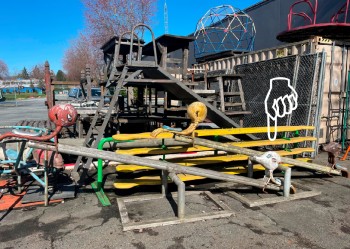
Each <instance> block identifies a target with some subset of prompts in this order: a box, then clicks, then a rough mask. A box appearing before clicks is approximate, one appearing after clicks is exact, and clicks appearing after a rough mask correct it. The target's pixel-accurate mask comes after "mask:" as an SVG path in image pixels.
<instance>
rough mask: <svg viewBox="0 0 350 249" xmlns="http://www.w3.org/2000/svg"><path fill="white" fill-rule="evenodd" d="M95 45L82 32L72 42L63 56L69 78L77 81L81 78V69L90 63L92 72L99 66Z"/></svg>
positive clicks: (64, 66)
mask: <svg viewBox="0 0 350 249" xmlns="http://www.w3.org/2000/svg"><path fill="white" fill-rule="evenodd" d="M96 63H97V62H96V57H95V52H94V47H93V46H92V45H91V43H90V41H89V39H88V38H87V37H86V36H84V35H83V34H80V35H79V37H78V38H77V39H75V40H73V41H72V42H71V45H70V47H69V48H68V49H67V50H66V51H65V54H64V57H63V68H64V69H65V71H66V72H67V79H68V80H73V81H77V80H79V79H80V71H81V70H83V69H85V67H86V65H90V67H91V72H94V71H95V69H96V68H97V65H96Z"/></svg>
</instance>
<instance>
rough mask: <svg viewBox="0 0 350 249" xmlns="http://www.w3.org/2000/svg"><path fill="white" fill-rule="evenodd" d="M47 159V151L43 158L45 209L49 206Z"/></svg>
mask: <svg viewBox="0 0 350 249" xmlns="http://www.w3.org/2000/svg"><path fill="white" fill-rule="evenodd" d="M48 158H49V151H48V150H46V151H45V158H44V182H45V186H44V194H45V207H47V206H48V205H49V180H48V177H47V167H48Z"/></svg>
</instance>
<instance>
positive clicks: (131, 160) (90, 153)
mask: <svg viewBox="0 0 350 249" xmlns="http://www.w3.org/2000/svg"><path fill="white" fill-rule="evenodd" d="M28 146H29V147H31V148H38V149H44V150H53V151H54V150H56V148H55V147H54V146H50V145H46V144H41V143H34V142H29V144H28ZM58 151H59V152H61V153H64V154H71V155H78V156H84V157H91V158H97V159H98V158H100V159H104V160H109V161H117V162H121V163H126V164H137V165H143V166H149V167H152V168H156V169H160V170H166V171H169V172H174V173H183V174H189V175H197V176H203V177H207V178H211V179H215V180H221V181H231V182H237V183H241V184H244V185H248V186H253V187H257V188H264V187H265V183H264V182H263V181H260V180H257V179H251V178H248V177H244V176H237V175H228V174H225V173H221V172H217V171H213V170H208V169H202V168H197V167H185V166H180V165H178V164H175V163H169V162H165V161H157V160H152V159H148V158H144V157H137V156H130V155H122V154H117V153H114V152H109V151H101V150H97V149H93V148H86V147H76V146H69V145H62V144H59V145H58ZM265 188H266V189H270V190H275V191H279V190H281V187H279V186H276V185H270V184H269V185H267V186H266V187H265Z"/></svg>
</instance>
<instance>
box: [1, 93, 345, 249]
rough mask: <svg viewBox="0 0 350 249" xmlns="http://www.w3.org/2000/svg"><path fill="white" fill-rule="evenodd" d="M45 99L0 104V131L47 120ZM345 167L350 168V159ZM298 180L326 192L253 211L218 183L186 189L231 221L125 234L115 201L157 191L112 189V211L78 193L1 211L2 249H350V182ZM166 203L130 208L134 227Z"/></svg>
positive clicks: (168, 212)
mask: <svg viewBox="0 0 350 249" xmlns="http://www.w3.org/2000/svg"><path fill="white" fill-rule="evenodd" d="M36 101H37V102H36ZM40 101H41V100H34V105H35V106H36V105H37V104H38V108H39V109H40V111H38V110H37V109H36V110H35V111H34V110H33V107H30V105H29V103H32V102H30V101H28V102H27V103H24V102H23V107H21V106H18V107H16V108H13V109H12V107H11V108H9V109H7V108H5V109H3V108H2V106H1V105H0V118H1V119H0V125H4V124H3V122H4V121H5V118H6V120H8V122H10V120H11V122H12V123H13V122H14V120H21V119H23V118H25V117H28V118H29V117H30V118H34V115H37V116H38V117H40V119H42V118H43V116H42V114H40V115H39V112H40V113H41V112H42V111H43V110H44V107H42V106H40V103H41V102H40ZM22 108H23V109H22ZM24 109H25V110H27V111H25V110H24ZM30 111H31V112H30ZM14 112H16V113H14ZM32 113H33V114H32ZM18 116H21V117H20V118H19V117H18ZM9 117H10V118H9ZM17 118H18V119H17ZM13 119H14V120H13ZM8 124H10V123H8ZM315 161H316V162H317V163H319V164H323V165H325V164H326V162H327V154H326V153H321V154H319V156H318V157H317V158H316V160H315ZM340 164H342V165H350V161H349V160H346V161H343V162H340ZM111 172H113V170H111ZM292 176H293V178H292V182H297V183H299V184H301V185H303V186H307V187H309V188H311V189H312V190H316V191H321V194H320V195H317V196H315V197H311V198H305V199H299V200H293V201H288V202H282V203H278V204H269V205H265V206H261V207H254V208H249V207H247V206H245V205H243V204H242V203H241V202H239V201H237V200H235V199H233V198H231V197H229V196H228V195H227V194H225V192H222V191H221V190H219V189H217V188H215V184H214V183H212V182H210V183H203V184H201V185H198V186H192V185H187V191H193V190H209V189H211V191H212V192H213V194H215V196H217V198H219V200H220V201H221V202H222V203H224V204H226V205H227V206H228V207H229V208H231V209H232V210H233V211H234V213H235V214H234V215H233V216H231V217H228V218H221V219H213V220H207V221H198V222H194V223H183V224H178V225H172V226H162V227H155V228H148V229H139V230H133V231H127V232H123V230H122V224H121V219H120V216H119V212H118V208H117V204H116V203H117V198H118V197H121V196H128V195H132V196H135V195H143V194H150V193H153V194H155V193H158V192H159V190H160V189H159V188H134V190H133V191H131V192H130V191H129V192H123V191H118V192H115V191H114V190H113V189H107V194H108V196H109V198H110V200H111V203H112V205H111V206H109V207H103V206H101V204H100V203H99V202H98V200H97V198H96V196H95V194H94V192H93V191H91V190H89V189H86V190H80V191H79V192H78V194H77V197H76V198H75V199H71V200H66V201H65V202H64V203H58V204H51V205H50V206H49V207H43V206H38V207H32V208H25V209H19V210H12V211H10V212H0V248H3V249H5V248H6V249H10V248H35V249H37V248H69V249H72V248H84V249H85V248H125V249H128V248H136V249H144V248H150V249H153V248H167V249H176V248H179V249H180V248H181V249H183V248H188V249H190V248H193V249H197V248H269V249H271V248H339V249H350V208H349V207H350V197H349V194H350V181H349V179H347V178H344V177H340V176H329V175H327V174H318V173H315V172H310V171H303V170H300V169H294V168H293V170H292ZM115 177H116V175H115V174H113V173H112V174H110V175H109V176H108V178H109V179H110V180H111V181H112V182H113V179H114V178H115ZM297 191H300V190H297ZM251 195H253V196H254V197H255V198H264V195H265V194H264V193H262V192H261V191H260V190H255V191H252V192H251V193H250V196H251ZM247 196H248V195H247ZM205 201H208V200H201V201H199V200H198V199H196V198H187V199H186V212H188V213H191V212H197V213H201V214H204V213H206V212H208V209H210V208H211V207H212V204H211V205H209V201H208V204H205V203H206V202H205ZM0 202H1V199H0ZM164 203H165V202H164V201H163V202H162V201H155V202H151V203H148V204H147V205H148V206H147V208H146V206H144V205H140V204H139V205H133V206H132V205H131V206H128V210H129V216H130V218H131V219H132V220H134V221H135V222H138V221H140V220H142V219H146V218H145V217H147V218H151V219H157V218H161V217H167V216H174V210H172V209H171V208H169V205H165V204H164ZM146 212H147V213H146ZM348 222H349V223H348Z"/></svg>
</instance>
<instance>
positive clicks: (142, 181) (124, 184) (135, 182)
mask: <svg viewBox="0 0 350 249" xmlns="http://www.w3.org/2000/svg"><path fill="white" fill-rule="evenodd" d="M298 160H300V161H305V162H306V161H310V160H311V159H310V158H299V159H298ZM282 165H283V166H287V167H289V166H292V165H291V164H282ZM253 170H254V171H261V170H265V168H264V167H263V166H262V165H261V164H254V168H253ZM219 171H220V172H222V173H226V174H229V175H236V174H243V173H246V172H247V170H246V168H245V167H244V166H233V167H226V168H223V169H220V170H219ZM177 176H178V177H179V178H180V180H181V181H184V182H186V181H194V180H203V179H206V177H203V176H194V175H184V174H177ZM168 182H171V180H170V179H169V180H168ZM113 185H114V187H115V188H117V189H130V188H133V187H137V186H141V185H161V178H160V176H142V177H139V178H135V179H117V180H116V182H115V183H114V184H113Z"/></svg>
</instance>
